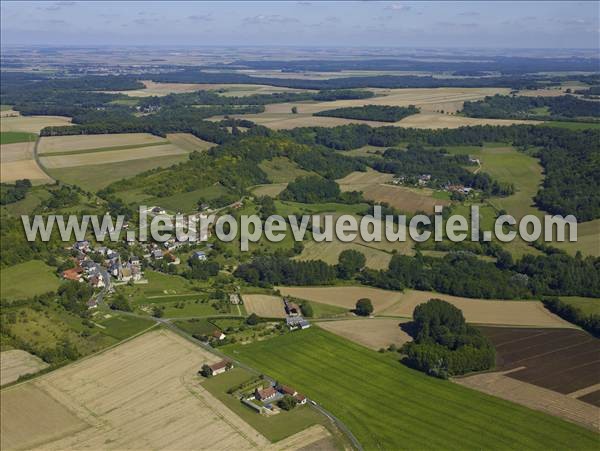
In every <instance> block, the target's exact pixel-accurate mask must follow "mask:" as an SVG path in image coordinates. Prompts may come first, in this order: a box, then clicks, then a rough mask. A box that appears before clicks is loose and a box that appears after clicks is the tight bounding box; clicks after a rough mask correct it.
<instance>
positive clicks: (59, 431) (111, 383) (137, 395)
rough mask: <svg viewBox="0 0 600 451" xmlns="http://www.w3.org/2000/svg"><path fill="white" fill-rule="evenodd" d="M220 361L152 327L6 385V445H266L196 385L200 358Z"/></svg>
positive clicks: (21, 446) (146, 446)
mask: <svg viewBox="0 0 600 451" xmlns="http://www.w3.org/2000/svg"><path fill="white" fill-rule="evenodd" d="M217 360H218V357H216V356H214V355H213V354H210V353H208V352H206V351H204V350H202V349H201V348H199V347H197V346H195V345H193V344H191V343H189V342H188V341H186V340H184V339H183V338H181V337H179V336H177V335H174V334H172V333H170V332H166V331H159V332H151V333H147V334H145V335H143V336H141V337H138V338H136V339H134V340H131V341H129V342H127V343H124V344H123V345H121V346H118V347H116V348H113V349H111V350H109V351H107V352H105V353H102V354H100V355H97V356H94V357H93V358H90V359H86V360H82V361H80V362H77V363H74V364H72V365H69V366H68V367H65V368H61V369H59V370H57V371H55V372H53V373H50V374H48V375H46V376H44V377H43V378H40V379H37V380H35V381H32V382H30V383H26V384H23V385H20V386H17V387H14V388H11V389H8V390H6V391H3V392H2V398H3V402H2V418H3V422H2V448H3V449H15V448H25V447H26V448H44V449H83V448H91V449H100V448H103V449H107V448H110V449H149V448H152V449H166V448H168V449H193V448H197V447H198V444H202V447H203V448H209V449H210V448H215V447H225V448H227V449H248V448H254V447H264V446H266V445H267V444H268V440H267V439H266V438H265V437H264V436H262V435H261V434H259V433H257V432H256V431H255V430H253V429H252V428H251V427H249V426H248V425H247V424H246V423H245V422H243V421H242V420H241V419H240V418H239V417H237V416H236V415H234V414H233V413H232V412H231V411H230V410H229V409H228V408H227V407H225V406H224V405H223V404H222V403H221V402H219V401H218V400H217V399H216V398H214V397H213V396H212V395H211V394H210V393H208V392H207V391H206V390H205V389H204V388H202V385H201V384H199V383H198V382H199V380H198V379H197V376H196V372H197V371H198V369H199V368H200V367H201V366H202V364H204V363H212V362H215V361H217ZM32 391H33V394H31V393H30V392H32ZM5 398H6V399H8V400H9V401H11V402H9V403H6V402H5ZM52 408H54V411H53V409H52ZM59 418H64V420H63V421H62V422H61V423H60V424H56V423H57V421H58V419H59ZM48 425H55V427H52V428H50V427H48Z"/></svg>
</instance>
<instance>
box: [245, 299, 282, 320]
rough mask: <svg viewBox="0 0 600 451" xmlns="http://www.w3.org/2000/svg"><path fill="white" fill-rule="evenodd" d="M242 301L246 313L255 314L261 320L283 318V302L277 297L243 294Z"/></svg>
mask: <svg viewBox="0 0 600 451" xmlns="http://www.w3.org/2000/svg"><path fill="white" fill-rule="evenodd" d="M242 299H243V301H244V307H246V311H247V312H248V313H256V314H257V315H258V316H260V317H263V318H285V310H284V308H283V300H282V299H281V298H280V297H279V296H269V295H267V294H244V295H242Z"/></svg>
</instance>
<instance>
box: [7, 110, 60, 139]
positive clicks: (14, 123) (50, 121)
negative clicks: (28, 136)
mask: <svg viewBox="0 0 600 451" xmlns="http://www.w3.org/2000/svg"><path fill="white" fill-rule="evenodd" d="M64 125H71V118H70V117H66V116H21V115H20V114H19V113H18V112H16V111H12V110H9V111H3V112H2V121H1V123H0V131H1V132H27V133H36V134H39V132H40V130H41V129H43V128H45V127H60V126H64Z"/></svg>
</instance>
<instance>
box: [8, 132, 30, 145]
mask: <svg viewBox="0 0 600 451" xmlns="http://www.w3.org/2000/svg"><path fill="white" fill-rule="evenodd" d="M36 139H37V135H36V134H35V133H27V132H0V145H2V144H14V143H22V142H29V141H35V140H36Z"/></svg>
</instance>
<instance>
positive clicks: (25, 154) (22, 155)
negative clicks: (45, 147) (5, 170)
mask: <svg viewBox="0 0 600 451" xmlns="http://www.w3.org/2000/svg"><path fill="white" fill-rule="evenodd" d="M34 147H35V142H22V143H14V144H2V145H0V161H2V164H4V163H9V162H11V161H22V160H32V159H33V149H34Z"/></svg>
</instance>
